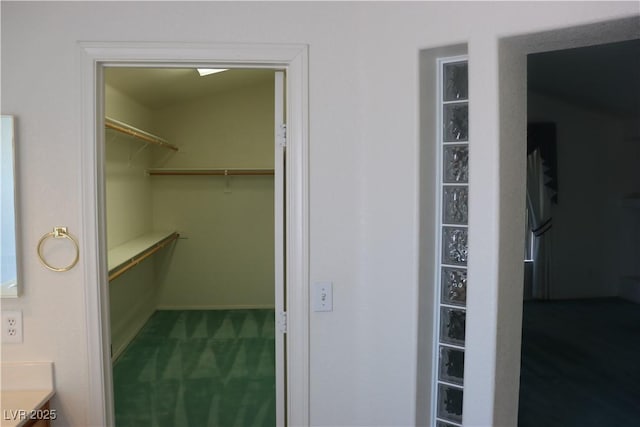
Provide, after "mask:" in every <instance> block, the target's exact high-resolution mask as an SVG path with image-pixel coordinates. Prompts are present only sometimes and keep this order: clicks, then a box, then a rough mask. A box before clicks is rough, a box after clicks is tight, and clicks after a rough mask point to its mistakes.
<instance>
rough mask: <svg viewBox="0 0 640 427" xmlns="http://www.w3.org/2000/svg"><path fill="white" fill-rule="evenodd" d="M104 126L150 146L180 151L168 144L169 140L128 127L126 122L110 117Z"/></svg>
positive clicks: (105, 119)
mask: <svg viewBox="0 0 640 427" xmlns="http://www.w3.org/2000/svg"><path fill="white" fill-rule="evenodd" d="M104 126H105V127H106V128H107V129H113V130H116V131H118V132H122V133H124V134H127V135H130V136H133V137H134V138H138V139H140V140H142V141H145V142H148V143H150V144H155V145H159V146H160V147H164V148H168V149H169V150H173V151H178V147H176V146H175V145H173V144H170V143H169V142H167V140H165V139H162V138H160V137H159V136H156V135H154V134H152V133H149V132H145V131H143V130H140V129H138V128H136V127H133V126H131V125H128V124H126V123H124V122H121V121H118V120H115V119H112V118H110V117H105V118H104Z"/></svg>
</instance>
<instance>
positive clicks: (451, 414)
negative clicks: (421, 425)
mask: <svg viewBox="0 0 640 427" xmlns="http://www.w3.org/2000/svg"><path fill="white" fill-rule="evenodd" d="M438 418H442V419H445V420H449V421H453V422H456V423H462V390H461V389H459V388H455V387H451V386H448V385H444V384H438Z"/></svg>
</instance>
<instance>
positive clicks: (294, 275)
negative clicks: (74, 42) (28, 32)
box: [78, 42, 310, 426]
mask: <svg viewBox="0 0 640 427" xmlns="http://www.w3.org/2000/svg"><path fill="white" fill-rule="evenodd" d="M78 51H79V63H80V73H81V75H80V79H81V84H82V87H81V100H80V103H79V106H80V111H79V112H78V115H79V117H81V129H80V131H81V137H82V140H83V141H85V143H84V144H83V145H82V152H81V156H82V214H83V234H84V236H85V240H86V244H85V245H84V247H83V248H82V254H81V257H82V258H83V259H84V262H85V265H86V268H85V283H86V292H85V298H86V304H85V305H86V312H85V316H86V325H87V331H86V333H87V345H88V349H87V351H88V359H89V360H88V370H89V372H88V378H89V380H88V381H89V394H88V396H87V399H88V407H87V414H88V415H87V420H86V421H87V425H91V426H110V425H114V422H115V420H114V415H113V385H112V378H111V357H110V354H109V353H110V351H109V345H110V344H109V342H110V326H109V305H108V304H109V303H108V301H109V298H108V293H109V288H108V285H109V282H108V278H107V265H106V261H107V256H106V254H107V250H106V238H105V237H106V226H105V224H106V221H105V213H104V212H105V206H104V200H105V198H104V178H103V177H104V166H103V164H104V136H103V132H101V129H102V125H103V124H104V111H103V106H102V102H101V101H102V100H103V99H104V94H103V91H104V82H103V75H102V74H103V73H102V71H103V67H104V66H112V67H117V66H127V67H134V66H135V67H185V66H187V67H193V68H196V67H206V68H247V67H250V68H269V69H278V70H286V72H287V79H286V93H287V96H286V111H287V116H288V117H287V166H286V175H287V189H286V200H287V205H286V218H287V222H286V225H285V227H286V248H287V253H286V257H287V262H286V271H285V278H286V283H287V290H286V293H287V295H286V298H287V313H288V333H287V350H286V359H287V362H286V364H287V380H286V381H287V383H286V386H287V387H286V388H287V390H286V393H287V424H289V425H292V426H304V425H309V422H310V418H309V303H308V301H309V298H308V289H309V177H308V174H309V168H308V156H309V148H308V146H309V141H308V140H309V136H308V135H309V107H308V105H309V104H308V92H309V89H308V87H309V85H308V46H306V45H299V44H207V43H164V42H151V43H128V42H114V43H112V42H80V43H79V49H78Z"/></svg>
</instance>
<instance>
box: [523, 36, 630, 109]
mask: <svg viewBox="0 0 640 427" xmlns="http://www.w3.org/2000/svg"><path fill="white" fill-rule="evenodd" d="M527 78H528V85H529V89H530V90H534V91H536V92H540V93H543V94H548V95H552V96H556V97H558V98H562V99H565V100H567V101H569V102H573V103H579V104H581V105H585V106H587V107H590V108H593V109H598V110H605V111H607V112H610V113H613V114H617V115H624V116H630V115H633V116H635V117H638V116H640V40H630V41H625V42H619V43H610V44H603V45H596V46H589V47H583V48H576V49H566V50H558V51H552V52H543V53H537V54H531V55H529V56H528V61H527Z"/></svg>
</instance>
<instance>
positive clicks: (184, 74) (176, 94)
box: [105, 67, 274, 109]
mask: <svg viewBox="0 0 640 427" xmlns="http://www.w3.org/2000/svg"><path fill="white" fill-rule="evenodd" d="M273 76H274V71H273V70H266V69H231V70H228V71H224V72H222V73H216V74H210V75H208V76H204V77H200V75H199V74H198V72H197V71H196V70H195V69H194V68H141V67H136V68H132V67H127V68H121V67H110V68H106V69H105V83H106V84H107V85H109V86H111V87H112V88H114V89H116V90H118V91H119V92H121V93H124V94H127V95H128V96H129V97H131V98H133V99H135V100H136V101H137V102H138V103H140V104H142V105H143V106H145V107H147V108H149V109H158V108H164V107H167V106H169V105H174V104H179V103H182V102H185V101H189V100H192V99H196V98H200V97H204V96H209V95H212V94H215V93H217V92H221V91H226V90H229V89H237V88H240V87H244V86H250V85H253V84H256V83H259V82H263V81H267V80H272V79H273Z"/></svg>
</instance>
